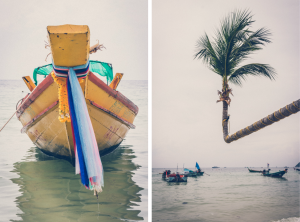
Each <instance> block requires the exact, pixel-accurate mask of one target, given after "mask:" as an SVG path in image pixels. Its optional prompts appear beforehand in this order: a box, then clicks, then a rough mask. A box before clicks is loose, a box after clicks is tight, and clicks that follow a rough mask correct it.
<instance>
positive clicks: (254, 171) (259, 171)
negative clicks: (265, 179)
mask: <svg viewBox="0 0 300 222" xmlns="http://www.w3.org/2000/svg"><path fill="white" fill-rule="evenodd" d="M248 170H249V172H250V173H262V172H263V171H262V170H251V169H249V168H248ZM270 170H271V169H269V170H268V171H267V172H269V171H270Z"/></svg>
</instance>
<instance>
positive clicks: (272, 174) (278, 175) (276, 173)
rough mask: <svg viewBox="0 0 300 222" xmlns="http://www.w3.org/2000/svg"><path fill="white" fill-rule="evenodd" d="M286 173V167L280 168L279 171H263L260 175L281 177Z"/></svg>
mask: <svg viewBox="0 0 300 222" xmlns="http://www.w3.org/2000/svg"><path fill="white" fill-rule="evenodd" d="M286 173H287V169H285V170H281V171H279V172H275V173H269V172H263V173H262V175H263V176H266V177H277V178H280V177H282V176H283V175H284V174H286Z"/></svg>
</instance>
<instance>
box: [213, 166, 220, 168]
mask: <svg viewBox="0 0 300 222" xmlns="http://www.w3.org/2000/svg"><path fill="white" fill-rule="evenodd" d="M212 168H220V167H217V166H213V167H212Z"/></svg>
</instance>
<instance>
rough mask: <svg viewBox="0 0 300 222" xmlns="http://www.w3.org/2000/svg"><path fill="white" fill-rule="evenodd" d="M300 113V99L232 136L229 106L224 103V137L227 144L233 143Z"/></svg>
mask: <svg viewBox="0 0 300 222" xmlns="http://www.w3.org/2000/svg"><path fill="white" fill-rule="evenodd" d="M299 111H300V99H299V100H297V101H294V102H292V103H291V104H289V105H287V106H285V107H282V108H281V109H279V110H277V111H275V112H274V113H272V114H270V115H268V116H266V117H265V118H262V119H261V120H259V121H257V122H255V123H253V124H252V125H250V126H247V127H246V128H244V129H241V130H239V131H237V132H236V133H234V134H232V135H228V120H226V119H227V117H228V116H227V113H228V104H227V103H226V102H225V101H223V121H222V124H223V137H224V140H225V142H226V143H231V142H232V141H235V140H238V139H240V138H242V137H244V136H247V135H249V134H251V133H254V132H256V131H258V130H260V129H262V128H264V127H266V126H269V125H271V124H273V123H275V122H278V121H279V120H281V119H284V118H285V117H288V116H290V115H292V114H295V113H297V112H299Z"/></svg>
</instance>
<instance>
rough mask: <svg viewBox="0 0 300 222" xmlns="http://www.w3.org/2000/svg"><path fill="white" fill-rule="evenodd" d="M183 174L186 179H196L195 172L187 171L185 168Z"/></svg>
mask: <svg viewBox="0 0 300 222" xmlns="http://www.w3.org/2000/svg"><path fill="white" fill-rule="evenodd" d="M183 172H184V175H185V176H186V177H196V176H197V173H196V172H195V171H193V170H189V169H187V168H184V171H183Z"/></svg>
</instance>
